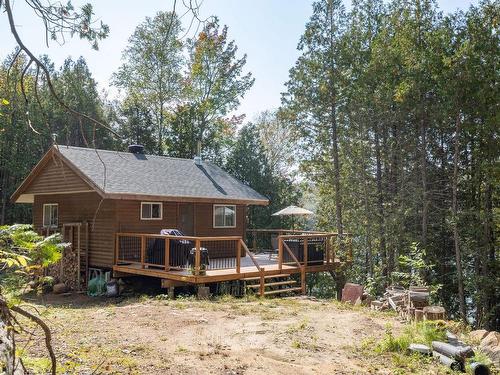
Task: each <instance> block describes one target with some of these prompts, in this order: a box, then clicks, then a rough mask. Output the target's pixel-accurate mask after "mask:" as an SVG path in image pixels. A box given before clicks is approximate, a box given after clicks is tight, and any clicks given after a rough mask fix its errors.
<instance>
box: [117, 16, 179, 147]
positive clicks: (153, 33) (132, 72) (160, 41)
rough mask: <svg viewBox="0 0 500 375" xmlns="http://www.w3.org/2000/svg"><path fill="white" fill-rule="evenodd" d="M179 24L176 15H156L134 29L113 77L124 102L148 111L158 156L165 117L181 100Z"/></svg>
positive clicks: (162, 137) (163, 144)
mask: <svg viewBox="0 0 500 375" xmlns="http://www.w3.org/2000/svg"><path fill="white" fill-rule="evenodd" d="M181 31H182V28H181V23H180V21H179V19H178V17H177V15H176V13H175V12H158V13H157V14H156V16H155V17H154V18H150V17H146V20H145V21H144V22H143V23H141V24H140V25H139V26H137V27H136V29H135V31H134V33H133V34H132V36H131V37H130V38H129V41H128V43H129V44H128V46H127V48H126V49H125V50H124V51H123V60H125V62H124V63H123V65H122V66H121V67H120V68H119V69H118V72H117V73H115V74H114V75H113V82H114V84H115V85H116V86H117V87H119V88H122V89H124V90H125V93H126V101H128V102H129V103H131V102H132V103H138V102H140V103H141V106H143V107H144V108H147V109H148V112H149V115H150V116H151V118H152V120H153V126H154V128H155V139H156V145H155V148H154V150H150V151H154V152H156V153H157V154H158V155H163V154H164V152H165V134H166V131H167V126H168V125H167V118H168V113H169V112H172V110H173V108H174V106H175V104H176V103H178V102H179V101H180V100H181V97H180V95H179V93H180V91H181V78H182V76H181V69H182V66H183V56H182V42H181V41H180V39H179V34H180V33H181Z"/></svg>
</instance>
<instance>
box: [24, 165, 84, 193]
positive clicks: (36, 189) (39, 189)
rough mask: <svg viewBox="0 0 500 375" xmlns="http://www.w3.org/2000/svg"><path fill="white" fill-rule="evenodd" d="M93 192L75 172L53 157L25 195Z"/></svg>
mask: <svg viewBox="0 0 500 375" xmlns="http://www.w3.org/2000/svg"><path fill="white" fill-rule="evenodd" d="M86 190H92V188H91V187H90V186H89V185H88V184H87V183H86V182H85V181H83V180H82V179H81V178H80V177H79V176H78V175H77V174H76V173H75V172H73V171H72V170H71V169H70V168H69V167H68V166H67V165H66V164H65V163H63V162H62V161H61V159H60V158H58V157H57V156H53V157H52V158H51V159H50V160H49V161H48V162H47V164H46V165H45V166H44V168H43V171H42V172H41V173H40V174H39V175H38V176H37V177H36V178H35V179H34V180H33V181H32V182H31V183H30V184H29V186H28V187H27V189H26V190H25V191H24V194H38V193H46V192H50V193H62V192H64V193H67V192H81V191H86Z"/></svg>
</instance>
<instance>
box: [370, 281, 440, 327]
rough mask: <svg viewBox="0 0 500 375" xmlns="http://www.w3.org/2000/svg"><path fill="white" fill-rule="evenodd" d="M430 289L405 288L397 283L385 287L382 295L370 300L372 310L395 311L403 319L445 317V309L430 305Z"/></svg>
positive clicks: (421, 319) (422, 287) (419, 287)
mask: <svg viewBox="0 0 500 375" xmlns="http://www.w3.org/2000/svg"><path fill="white" fill-rule="evenodd" d="M429 300H430V290H429V288H428V287H424V286H410V288H409V289H408V290H407V289H405V288H403V287H401V286H398V285H391V286H389V287H387V289H386V291H385V293H384V295H383V296H382V297H381V298H379V299H378V300H375V301H372V302H371V308H372V309H373V310H388V309H393V310H394V311H397V312H398V313H399V314H400V315H401V317H402V318H403V319H405V320H415V321H417V322H419V321H423V320H438V319H445V309H444V308H442V307H441V306H430V302H429Z"/></svg>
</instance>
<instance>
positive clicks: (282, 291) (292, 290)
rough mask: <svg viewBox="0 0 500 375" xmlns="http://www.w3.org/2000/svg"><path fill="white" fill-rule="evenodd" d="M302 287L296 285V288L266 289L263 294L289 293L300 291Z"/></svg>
mask: <svg viewBox="0 0 500 375" xmlns="http://www.w3.org/2000/svg"><path fill="white" fill-rule="evenodd" d="M301 290H302V288H300V287H297V288H283V289H277V290H268V291H267V292H264V295H265V296H269V295H273V294H283V293H289V292H300V291H301Z"/></svg>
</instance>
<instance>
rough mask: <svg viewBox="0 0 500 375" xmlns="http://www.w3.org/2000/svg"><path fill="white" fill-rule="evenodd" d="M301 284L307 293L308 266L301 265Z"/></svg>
mask: <svg viewBox="0 0 500 375" xmlns="http://www.w3.org/2000/svg"><path fill="white" fill-rule="evenodd" d="M300 286H301V287H302V294H303V295H305V294H306V266H305V265H303V266H302V267H300Z"/></svg>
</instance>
